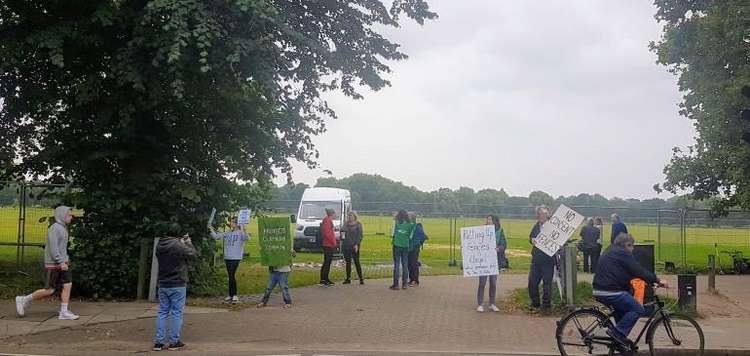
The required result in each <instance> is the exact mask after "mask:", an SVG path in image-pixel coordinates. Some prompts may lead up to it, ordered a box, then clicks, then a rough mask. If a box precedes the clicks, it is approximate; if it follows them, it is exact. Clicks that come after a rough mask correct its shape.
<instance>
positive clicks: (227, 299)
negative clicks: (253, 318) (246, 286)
mask: <svg viewBox="0 0 750 356" xmlns="http://www.w3.org/2000/svg"><path fill="white" fill-rule="evenodd" d="M231 301H232V297H226V298H224V302H225V303H229V302H231Z"/></svg>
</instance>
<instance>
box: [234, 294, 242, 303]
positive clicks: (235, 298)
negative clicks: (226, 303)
mask: <svg viewBox="0 0 750 356" xmlns="http://www.w3.org/2000/svg"><path fill="white" fill-rule="evenodd" d="M239 302H240V298H239V297H238V296H236V295H235V296H234V297H232V303H239Z"/></svg>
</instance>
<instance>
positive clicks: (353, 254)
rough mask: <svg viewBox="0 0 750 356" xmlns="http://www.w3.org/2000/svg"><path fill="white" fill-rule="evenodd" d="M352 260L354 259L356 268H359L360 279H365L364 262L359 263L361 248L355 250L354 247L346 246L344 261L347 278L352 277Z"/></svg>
mask: <svg viewBox="0 0 750 356" xmlns="http://www.w3.org/2000/svg"><path fill="white" fill-rule="evenodd" d="M352 260H354V268H356V269H357V276H359V279H360V280H363V279H365V276H364V275H363V274H362V264H360V263H359V248H358V249H357V251H354V249H353V248H351V247H347V248H344V261H345V262H346V279H352Z"/></svg>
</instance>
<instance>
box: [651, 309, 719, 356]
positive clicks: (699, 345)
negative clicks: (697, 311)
mask: <svg viewBox="0 0 750 356" xmlns="http://www.w3.org/2000/svg"><path fill="white" fill-rule="evenodd" d="M646 343H648V349H649V351H650V352H651V355H660V354H664V353H667V352H669V351H674V350H680V351H684V352H689V354H690V355H699V356H702V355H703V348H704V346H705V340H704V338H703V330H701V327H700V325H698V322H696V321H695V320H693V318H691V317H689V316H687V315H682V314H668V315H666V317H664V316H662V317H660V318H658V319H656V320H655V321H654V322H653V323H652V324H651V326H650V327H649V329H648V333H647V334H646Z"/></svg>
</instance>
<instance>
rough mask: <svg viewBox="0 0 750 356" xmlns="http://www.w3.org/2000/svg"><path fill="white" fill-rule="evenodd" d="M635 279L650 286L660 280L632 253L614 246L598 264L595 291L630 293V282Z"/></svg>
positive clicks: (595, 275)
mask: <svg viewBox="0 0 750 356" xmlns="http://www.w3.org/2000/svg"><path fill="white" fill-rule="evenodd" d="M633 278H640V279H642V280H644V281H646V283H648V284H653V283H656V282H657V281H658V280H659V279H658V278H657V277H656V275H655V274H653V273H651V272H649V271H648V270H646V269H645V268H643V267H642V266H641V265H640V264H639V263H638V261H636V259H635V257H633V254H632V253H630V252H628V251H627V250H625V249H624V248H618V247H614V246H612V248H611V249H609V251H607V252H606V253H605V254H604V255H603V256H602V257H600V258H599V262H597V264H596V274H594V283H593V286H594V290H596V291H608V292H630V280H631V279H633Z"/></svg>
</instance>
